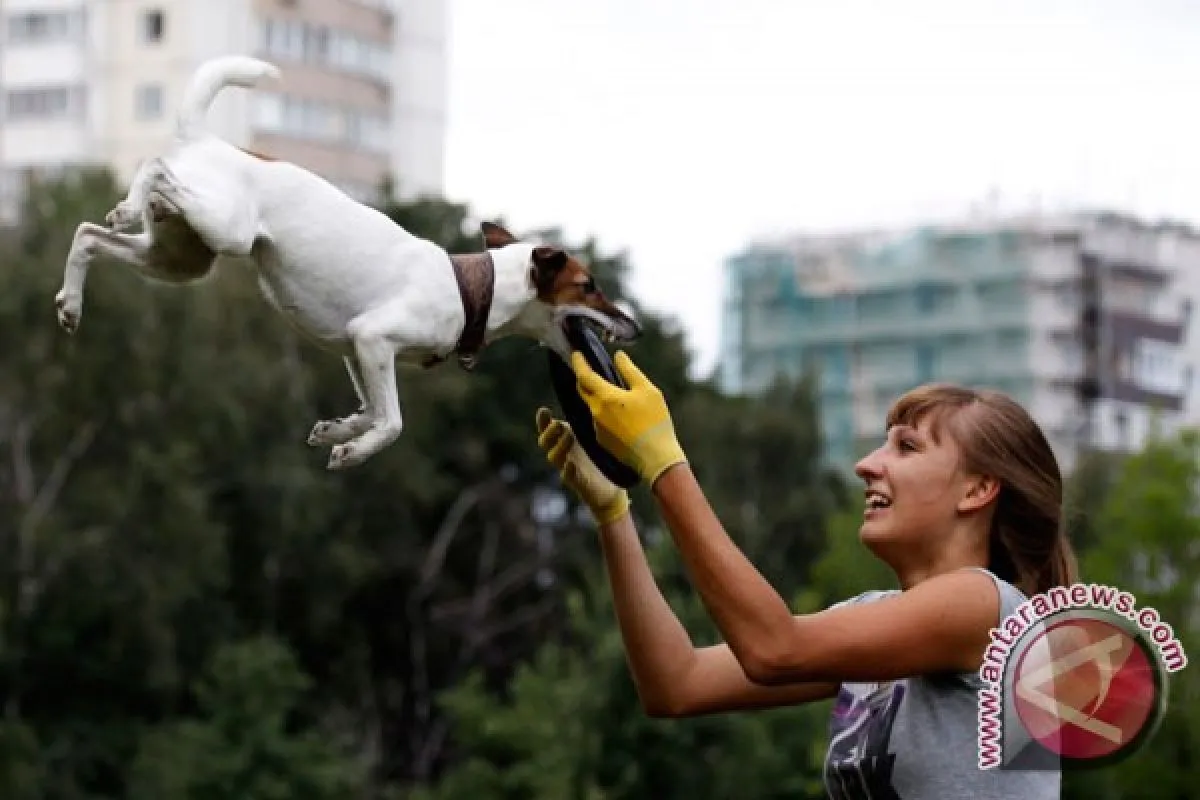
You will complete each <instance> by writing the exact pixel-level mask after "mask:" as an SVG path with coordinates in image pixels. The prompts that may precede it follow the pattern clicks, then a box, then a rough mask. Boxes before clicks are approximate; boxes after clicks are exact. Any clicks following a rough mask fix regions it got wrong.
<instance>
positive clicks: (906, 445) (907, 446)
mask: <svg viewBox="0 0 1200 800" xmlns="http://www.w3.org/2000/svg"><path fill="white" fill-rule="evenodd" d="M900 449H901V450H907V451H910V452H911V451H914V450H916V449H917V446H916V445H915V444H913V443H912V442H911V441H910V440H908V439H901V440H900Z"/></svg>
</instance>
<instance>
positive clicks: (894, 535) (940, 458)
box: [854, 420, 967, 544]
mask: <svg viewBox="0 0 1200 800" xmlns="http://www.w3.org/2000/svg"><path fill="white" fill-rule="evenodd" d="M854 471H855V473H856V474H857V475H858V476H859V477H860V478H862V480H863V481H864V482H865V483H866V486H865V495H866V496H865V501H866V507H865V509H864V511H863V524H862V527H861V528H860V529H859V536H860V538H861V539H862V540H863V542H864V543H867V544H872V543H884V542H888V543H893V542H916V541H918V540H925V541H926V542H930V543H932V541H933V540H936V539H940V538H942V537H944V536H946V535H948V534H949V533H950V532H951V531H952V530H953V527H954V524H955V522H956V520H957V519H958V512H959V506H960V503H961V502H962V501H963V499H964V492H965V490H966V488H967V483H966V481H965V476H964V475H963V473H962V471H961V469H960V450H959V448H958V446H957V445H956V444H955V442H954V439H953V437H952V436H950V435H949V434H948V433H947V432H946V431H945V430H943V431H941V432H940V436H939V437H938V439H937V440H935V439H934V437H933V433H932V431H931V429H930V425H929V423H928V421H927V420H922V421H920V422H918V424H917V425H916V427H911V426H908V425H896V426H895V427H893V428H892V429H891V430H889V431H888V432H887V438H886V440H885V441H884V443H883V444H882V445H881V446H880V447H879V448H877V449H876V450H875V451H874V452H872V453H870V454H868V455H867V456H866V457H865V458H863V459H862V460H861V461H859V462H858V464H857V465H856V466H855V469H854Z"/></svg>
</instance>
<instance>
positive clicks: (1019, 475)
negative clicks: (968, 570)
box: [887, 383, 1078, 596]
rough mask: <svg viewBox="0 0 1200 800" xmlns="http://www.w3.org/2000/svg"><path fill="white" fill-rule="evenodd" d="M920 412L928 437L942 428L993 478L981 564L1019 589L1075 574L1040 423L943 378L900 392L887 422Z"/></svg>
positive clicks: (1054, 465)
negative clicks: (996, 490) (995, 493)
mask: <svg viewBox="0 0 1200 800" xmlns="http://www.w3.org/2000/svg"><path fill="white" fill-rule="evenodd" d="M925 419H928V421H929V422H930V430H931V433H932V435H933V436H934V438H935V439H936V438H937V437H938V436H939V434H940V432H941V431H942V430H946V431H948V432H949V434H950V436H951V437H953V439H954V442H955V443H956V444H957V445H958V447H959V448H960V449H961V451H962V460H963V464H962V466H963V468H964V469H966V470H967V471H969V472H972V473H975V474H979V475H989V476H992V477H994V478H995V479H996V480H998V481H999V482H1000V494H999V497H998V499H997V501H996V510H995V513H994V515H993V517H992V530H991V535H990V537H989V542H988V549H989V554H988V569H990V570H991V571H992V572H993V573H994V574H995V575H996V576H997V577H999V578H1001V579H1003V580H1005V581H1008V582H1009V583H1011V584H1012V585H1014V586H1016V587H1017V588H1018V589H1020V590H1021V591H1022V592H1024V593H1025V595H1026V596H1032V595H1034V594H1037V593H1040V592H1045V591H1047V590H1048V589H1050V588H1051V587H1054V586H1069V585H1070V584H1072V583H1074V582H1075V581H1076V580H1077V570H1078V567H1077V564H1076V560H1075V553H1074V550H1073V548H1072V547H1071V543H1070V541H1069V540H1068V539H1067V535H1066V531H1065V528H1064V523H1063V511H1062V507H1063V479H1062V472H1061V471H1060V470H1059V466H1058V460H1057V459H1056V458H1055V456H1054V451H1053V450H1051V449H1050V443H1049V442H1048V441H1046V436H1045V434H1043V433H1042V429H1041V428H1040V427H1039V426H1038V424H1037V423H1036V422H1035V421H1034V420H1033V418H1032V417H1031V416H1030V415H1029V412H1028V411H1026V410H1025V409H1024V408H1022V407H1021V405H1020V404H1019V403H1017V402H1016V401H1015V400H1013V399H1012V398H1010V397H1009V396H1008V395H1006V394H1003V393H1002V392H998V391H993V390H990V389H970V388H967V387H964V386H956V385H953V384H946V383H933V384H926V385H924V386H918V387H917V388H915V389H912V390H910V391H909V392H907V393H906V394H904V395H903V396H902V397H900V398H899V399H898V400H897V401H896V402H895V403H894V404H893V405H892V408H891V410H889V411H888V415H887V427H888V428H891V427H892V426H893V425H911V426H913V427H915V426H916V425H917V423H919V422H920V421H922V420H925Z"/></svg>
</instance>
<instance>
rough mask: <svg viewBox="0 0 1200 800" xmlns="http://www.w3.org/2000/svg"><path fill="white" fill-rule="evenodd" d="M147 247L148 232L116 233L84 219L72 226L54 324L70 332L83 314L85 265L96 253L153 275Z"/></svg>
mask: <svg viewBox="0 0 1200 800" xmlns="http://www.w3.org/2000/svg"><path fill="white" fill-rule="evenodd" d="M149 250H150V235H149V234H148V233H139V234H127V233H117V232H115V231H110V230H108V229H107V228H102V227H100V226H99V225H96V224H94V223H91V222H84V223H82V224H81V225H80V226H79V227H78V228H76V229H75V238H74V239H73V240H72V241H71V250H70V252H69V253H68V254H67V266H66V269H65V271H64V272H63V285H62V288H61V289H60V290H59V291H58V294H57V295H55V296H54V306H55V308H56V309H57V311H58V324H59V325H61V326H62V327H63V330H65V331H66V332H67V333H74V332H75V331H76V330H77V329H78V328H79V321H80V319H81V317H82V316H83V289H84V284H85V283H86V282H87V272H88V267H89V266H91V262H92V260H93V259H95V258H96V256H99V255H106V256H109V257H110V258H114V259H116V260H117V261H121V262H123V263H125V264H128V265H129V266H131V267H133V268H135V269H137V270H138V271H139V272H142V273H145V274H147V275H153V276H155V277H157V276H158V274H157V272H156V271H155V270H154V269H153V267H152V265H151V264H150V260H149V258H148V254H149Z"/></svg>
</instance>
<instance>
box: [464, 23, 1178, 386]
mask: <svg viewBox="0 0 1200 800" xmlns="http://www.w3.org/2000/svg"><path fill="white" fill-rule="evenodd" d="M448 2H449V4H450V20H449V24H450V39H449V41H450V75H449V78H450V83H449V90H450V97H449V111H448V115H449V118H448V139H447V165H446V170H447V172H446V194H447V196H448V198H449V199H451V200H455V201H459V202H465V203H468V204H469V205H470V207H471V210H472V212H473V213H474V214H476V215H477V216H480V217H488V216H502V217H503V218H504V219H505V220H506V221H508V222H509V223H510V224H511V226H512V227H513V229H514V232H517V231H521V230H531V229H534V228H538V227H543V226H557V227H561V228H562V229H563V231H564V233H565V234H566V236H567V237H568V238H569V240H575V241H579V240H582V239H585V238H588V237H593V236H594V237H595V238H596V240H597V242H598V244H599V245H600V246H601V248H602V249H603V250H605V251H607V252H614V253H616V252H623V253H625V254H626V255H627V256H628V259H629V261H630V263H631V265H632V274H631V276H630V288H631V290H632V292H633V294H634V296H635V297H636V298H637V300H638V302H639V303H640V304H642V305H643V306H645V307H646V308H648V309H651V310H653V311H655V312H658V313H662V314H666V315H669V316H670V317H672V318H674V319H675V320H677V321H678V323H679V324H680V325H681V326H682V329H683V330H684V332H685V336H686V341H687V344H688V347H689V349H690V350H691V352H692V355H693V359H694V360H693V374H694V375H695V376H696V377H703V376H705V375H707V374H708V373H709V372H710V371H711V370H712V369H713V367H714V366H715V363H716V359H717V355H718V345H719V337H720V307H721V300H722V288H723V282H722V269H723V261H724V259H725V258H727V257H728V256H730V255H732V254H733V253H736V252H737V251H738V250H739V249H740V248H742V247H744V246H745V245H746V244H747V243H749V242H750V241H752V240H754V239H757V238H760V237H764V236H767V237H769V236H774V235H779V234H786V233H788V232H798V231H805V232H821V231H833V230H849V229H856V228H878V227H890V228H896V227H902V226H905V225H910V224H915V223H920V222H926V221H936V220H941V219H947V218H956V217H958V218H961V217H963V216H965V215H967V214H970V213H974V212H976V211H978V210H979V209H992V212H993V213H999V214H1004V213H1009V212H1020V213H1025V212H1029V211H1032V210H1035V209H1039V208H1040V209H1043V210H1047V211H1051V210H1063V209H1069V208H1083V207H1095V206H1104V207H1107V208H1114V209H1119V210H1124V211H1128V212H1132V213H1137V214H1141V215H1145V216H1148V217H1158V216H1169V217H1172V218H1174V219H1182V220H1187V221H1190V222H1194V223H1197V224H1200V110H1198V109H1200V3H1195V2H1192V0H1125V1H1124V2H1117V1H1116V0H908V1H907V2H904V1H902V0H876V2H867V1H866V0H837V2H831V0H448Z"/></svg>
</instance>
